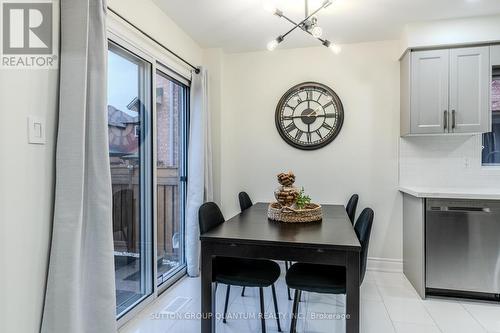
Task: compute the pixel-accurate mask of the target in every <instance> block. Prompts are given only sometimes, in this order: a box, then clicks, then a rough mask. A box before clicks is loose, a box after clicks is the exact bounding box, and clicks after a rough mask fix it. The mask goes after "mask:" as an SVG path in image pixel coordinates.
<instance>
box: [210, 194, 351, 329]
mask: <svg viewBox="0 0 500 333" xmlns="http://www.w3.org/2000/svg"><path fill="white" fill-rule="evenodd" d="M268 206H269V203H262V202H260V203H256V204H254V205H253V206H251V207H250V208H248V209H247V210H245V211H243V212H241V213H239V214H237V215H235V216H234V217H232V218H230V219H229V220H227V221H226V222H224V223H222V224H220V225H218V226H216V227H215V228H213V229H211V230H209V231H208V232H206V233H203V234H201V235H200V242H201V332H202V333H215V321H216V318H215V313H216V312H215V311H216V309H215V304H216V302H215V283H214V279H213V273H214V271H213V269H214V267H213V261H214V260H213V259H214V258H215V257H218V256H223V257H234V258H252V259H271V260H282V261H291V262H302V263H312V264H323V265H337V266H344V267H346V312H345V316H344V318H345V320H346V325H345V328H346V332H347V333H358V332H359V317H360V315H359V307H360V304H359V302H360V301H359V297H360V296H359V293H360V292H359V287H360V251H361V245H360V243H359V240H358V237H357V236H356V233H355V231H354V228H353V225H352V223H351V221H350V219H349V217H348V216H347V213H346V210H345V207H344V206H343V205H322V211H323V217H322V220H321V221H316V222H307V223H297V222H295V223H284V222H278V221H273V220H270V219H268V217H267V210H268Z"/></svg>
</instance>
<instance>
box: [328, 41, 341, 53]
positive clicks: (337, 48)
mask: <svg viewBox="0 0 500 333" xmlns="http://www.w3.org/2000/svg"><path fill="white" fill-rule="evenodd" d="M328 48H329V49H330V51H332V52H333V53H335V54H339V53H340V52H341V51H342V48H341V47H340V45H337V44H335V43H331V44H330V46H328Z"/></svg>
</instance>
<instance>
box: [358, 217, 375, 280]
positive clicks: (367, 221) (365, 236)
mask: <svg viewBox="0 0 500 333" xmlns="http://www.w3.org/2000/svg"><path fill="white" fill-rule="evenodd" d="M373 215H374V213H373V210H372V209H371V208H365V209H363V211H362V212H361V214H360V215H359V217H358V220H357V221H356V225H355V226H354V231H355V232H356V236H358V239H359V242H360V243H361V254H360V258H359V260H360V265H361V267H360V271H361V276H360V278H361V279H360V283H361V282H363V279H364V278H365V273H366V261H367V258H368V244H369V243H370V234H371V232H372V224H373Z"/></svg>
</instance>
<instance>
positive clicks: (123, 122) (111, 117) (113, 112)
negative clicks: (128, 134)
mask: <svg viewBox="0 0 500 333" xmlns="http://www.w3.org/2000/svg"><path fill="white" fill-rule="evenodd" d="M138 123H139V116H131V115H129V114H127V113H125V112H123V111H121V110H118V109H117V108H115V107H114V106H113V105H108V126H114V127H120V128H125V127H127V124H138Z"/></svg>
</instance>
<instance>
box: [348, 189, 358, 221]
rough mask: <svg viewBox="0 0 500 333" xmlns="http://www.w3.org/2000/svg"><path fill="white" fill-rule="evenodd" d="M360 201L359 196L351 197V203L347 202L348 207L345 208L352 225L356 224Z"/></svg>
mask: <svg viewBox="0 0 500 333" xmlns="http://www.w3.org/2000/svg"><path fill="white" fill-rule="evenodd" d="M358 200H359V195H357V194H353V195H351V198H350V199H349V201H348V202H347V206H346V207H345V210H346V211H347V215H348V216H349V219H350V220H351V223H354V219H355V218H356V207H357V206H358Z"/></svg>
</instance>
